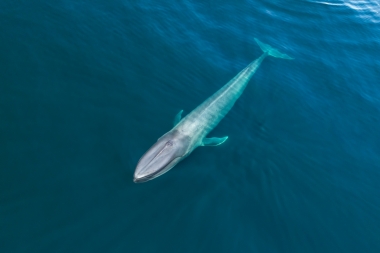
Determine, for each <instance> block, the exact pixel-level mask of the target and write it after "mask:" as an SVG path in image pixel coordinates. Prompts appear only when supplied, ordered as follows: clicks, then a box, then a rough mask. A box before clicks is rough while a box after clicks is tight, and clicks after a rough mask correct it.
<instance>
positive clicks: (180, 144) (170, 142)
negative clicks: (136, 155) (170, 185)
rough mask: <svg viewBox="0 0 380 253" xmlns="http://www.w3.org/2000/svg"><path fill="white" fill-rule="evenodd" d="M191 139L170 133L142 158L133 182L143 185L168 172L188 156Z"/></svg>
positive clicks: (174, 132)
mask: <svg viewBox="0 0 380 253" xmlns="http://www.w3.org/2000/svg"><path fill="white" fill-rule="evenodd" d="M188 147H189V137H186V136H182V135H180V134H179V133H178V131H170V132H168V133H166V134H165V135H163V136H162V137H161V138H159V139H158V140H157V142H156V143H155V144H153V146H152V147H151V148H150V149H149V150H148V151H147V152H146V153H145V154H144V155H143V156H142V157H141V158H140V160H139V162H138V164H137V166H136V170H135V174H134V179H133V181H134V182H135V183H143V182H146V181H149V180H152V179H154V178H156V177H158V176H161V175H162V174H164V173H166V172H168V171H169V170H170V169H171V168H173V167H174V166H175V165H176V164H177V163H179V162H180V161H181V160H182V159H183V158H185V157H186V156H187V153H188Z"/></svg>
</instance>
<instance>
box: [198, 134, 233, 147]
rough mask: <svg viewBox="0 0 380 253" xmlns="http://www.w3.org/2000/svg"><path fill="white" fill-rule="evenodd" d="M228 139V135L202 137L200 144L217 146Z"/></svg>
mask: <svg viewBox="0 0 380 253" xmlns="http://www.w3.org/2000/svg"><path fill="white" fill-rule="evenodd" d="M227 139H228V136H225V137H222V138H217V137H212V138H204V139H203V141H202V146H218V145H220V144H222V143H223V142H225V141H226V140H227Z"/></svg>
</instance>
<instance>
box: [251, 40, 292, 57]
mask: <svg viewBox="0 0 380 253" xmlns="http://www.w3.org/2000/svg"><path fill="white" fill-rule="evenodd" d="M255 41H256V43H257V44H258V45H259V47H260V48H261V50H263V52H264V53H266V52H268V55H270V56H273V57H276V58H282V59H287V60H294V58H292V57H290V56H289V55H287V54H283V53H281V52H280V51H278V50H277V49H275V48H273V47H271V46H269V45H267V44H265V43H262V42H261V41H260V40H258V39H256V38H255Z"/></svg>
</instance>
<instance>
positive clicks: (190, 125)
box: [133, 39, 293, 183]
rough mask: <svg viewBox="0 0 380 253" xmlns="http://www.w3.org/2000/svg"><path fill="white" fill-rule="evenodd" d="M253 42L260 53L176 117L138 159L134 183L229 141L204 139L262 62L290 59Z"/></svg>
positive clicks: (149, 178)
mask: <svg viewBox="0 0 380 253" xmlns="http://www.w3.org/2000/svg"><path fill="white" fill-rule="evenodd" d="M255 41H256V42H257V44H258V45H259V46H260V48H261V50H262V51H263V54H262V55H261V56H260V57H259V58H257V59H256V60H254V61H253V62H251V63H250V64H249V65H248V66H247V67H245V68H244V69H243V70H242V71H240V72H239V73H238V74H237V75H236V76H235V77H234V78H232V79H231V80H230V81H229V82H228V83H227V84H225V85H224V86H223V87H222V88H220V89H219V90H218V91H217V92H215V93H214V94H213V95H212V96H211V97H209V98H208V99H207V100H205V101H204V102H203V103H202V104H200V105H199V106H198V107H197V108H195V109H194V110H193V111H192V112H191V113H189V114H188V115H186V117H184V118H183V119H181V116H182V112H183V110H181V111H180V112H179V113H178V114H177V115H176V116H175V118H174V127H173V128H172V129H171V130H170V131H169V132H167V133H166V134H164V135H163V136H162V137H161V138H159V139H158V140H157V142H156V143H155V144H154V145H153V146H152V147H151V148H150V149H149V150H148V151H147V152H146V153H145V154H144V155H143V156H142V157H141V158H140V160H139V162H138V164H137V166H136V170H135V173H134V180H133V181H134V182H135V183H142V182H146V181H149V180H151V179H154V178H156V177H158V176H160V175H162V174H164V173H166V172H168V171H169V170H170V169H172V168H173V167H174V166H175V165H176V164H177V163H179V162H180V161H181V160H183V159H184V158H185V157H187V156H188V155H189V154H190V153H191V152H192V151H193V150H194V149H196V148H197V147H199V146H217V145H220V144H222V143H223V142H225V141H226V140H227V139H228V136H225V137H222V138H216V137H213V138H206V136H207V134H208V133H209V132H210V131H211V130H212V129H214V127H215V126H216V125H218V123H219V122H220V121H221V120H222V119H223V118H224V116H225V115H226V114H227V113H228V112H229V111H230V109H231V108H232V106H233V105H234V104H235V102H236V100H237V99H238V98H239V97H240V96H241V94H242V93H243V91H244V89H245V87H246V86H247V84H248V82H249V80H250V79H251V77H252V76H253V75H254V74H255V72H256V70H257V69H258V68H259V67H260V65H261V63H262V61H263V60H264V59H265V58H266V57H267V56H273V57H276V58H282V59H288V60H292V59H293V58H291V57H289V56H288V55H286V54H282V53H280V52H279V51H278V50H277V49H275V48H272V47H271V46H269V45H267V44H264V43H262V42H261V41H259V40H258V39H255Z"/></svg>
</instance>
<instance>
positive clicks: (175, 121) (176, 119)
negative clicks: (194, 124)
mask: <svg viewBox="0 0 380 253" xmlns="http://www.w3.org/2000/svg"><path fill="white" fill-rule="evenodd" d="M182 113H183V110H181V111H179V113H177V115H176V116H175V117H174V121H173V125H174V126H176V125H177V124H178V123H179V122H180V121H181V118H182Z"/></svg>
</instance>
